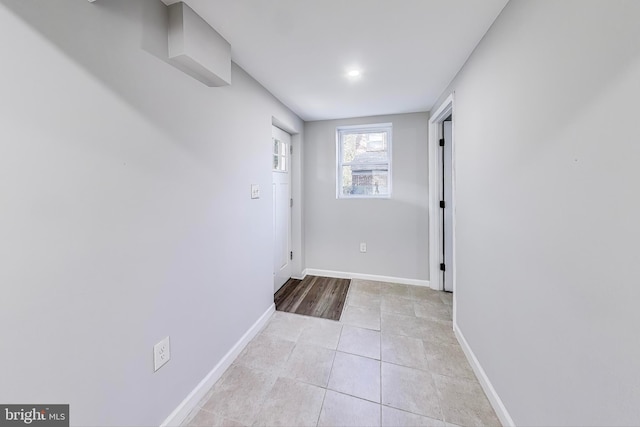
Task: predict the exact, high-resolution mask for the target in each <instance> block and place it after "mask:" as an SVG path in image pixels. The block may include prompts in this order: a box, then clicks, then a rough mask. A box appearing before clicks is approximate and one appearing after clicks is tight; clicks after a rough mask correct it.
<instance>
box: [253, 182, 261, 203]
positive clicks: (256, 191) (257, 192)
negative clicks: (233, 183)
mask: <svg viewBox="0 0 640 427" xmlns="http://www.w3.org/2000/svg"><path fill="white" fill-rule="evenodd" d="M251 198H252V199H259V198H260V186H259V185H258V184H251Z"/></svg>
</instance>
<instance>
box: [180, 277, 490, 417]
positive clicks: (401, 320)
mask: <svg viewBox="0 0 640 427" xmlns="http://www.w3.org/2000/svg"><path fill="white" fill-rule="evenodd" d="M451 304H452V298H451V294H447V293H444V292H437V291H433V290H431V289H428V288H423V287H416V286H406V285H398V284H392V283H380V282H371V281H366V280H355V279H354V280H353V281H352V284H351V286H350V289H349V293H348V295H347V303H346V304H345V308H344V311H343V313H342V317H341V321H340V322H335V321H332V320H325V319H317V318H313V317H306V316H300V315H297V314H290V313H283V312H276V313H275V314H274V315H273V317H272V318H271V319H270V320H269V322H268V324H267V325H266V326H265V327H264V329H263V330H262V331H261V332H260V333H259V334H258V335H257V336H256V337H255V338H254V339H253V340H252V341H251V342H250V343H249V344H248V345H247V347H246V348H245V349H244V351H243V352H242V353H241V354H240V356H238V358H237V359H236V361H235V362H234V363H233V365H231V367H230V368H229V369H228V370H227V371H226V372H225V373H224V375H223V376H222V377H221V378H220V380H219V381H218V382H217V383H216V384H215V385H214V386H213V388H212V389H211V390H210V391H209V392H208V393H207V395H206V396H205V398H204V399H203V400H202V401H201V402H200V403H199V406H198V408H197V409H196V410H194V411H193V412H192V413H191V414H190V415H189V417H188V418H187V420H186V421H185V423H184V424H183V425H185V426H223V425H224V426H226V425H229V426H251V425H255V426H262V425H265V426H266V425H280V426H456V425H459V426H481V425H484V426H499V425H500V422H499V421H498V419H497V417H496V415H495V413H494V411H493V409H492V408H491V406H490V404H489V402H488V400H487V398H486V396H485V394H484V392H483V391H482V388H481V387H480V384H479V383H478V381H477V379H476V377H475V375H474V373H473V371H472V370H471V367H470V366H469V364H468V363H467V360H466V358H465V355H464V353H463V352H462V349H461V348H460V345H459V344H458V342H457V340H456V338H455V335H454V333H453V330H452V322H451Z"/></svg>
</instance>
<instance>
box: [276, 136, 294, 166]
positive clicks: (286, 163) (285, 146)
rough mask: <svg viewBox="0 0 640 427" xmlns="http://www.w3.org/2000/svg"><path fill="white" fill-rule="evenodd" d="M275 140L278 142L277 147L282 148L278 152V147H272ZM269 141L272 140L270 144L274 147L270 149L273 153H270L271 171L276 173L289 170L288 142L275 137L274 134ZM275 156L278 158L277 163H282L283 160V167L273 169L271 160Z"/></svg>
mask: <svg viewBox="0 0 640 427" xmlns="http://www.w3.org/2000/svg"><path fill="white" fill-rule="evenodd" d="M275 141H277V142H278V147H282V148H283V151H282V152H280V150H279V149H278V150H275V147H274V144H273V143H274V142H275ZM271 142H272V144H271V146H272V147H273V148H274V150H272V151H273V153H272V156H271V171H272V172H277V173H288V172H289V161H290V160H289V155H290V152H289V144H288V143H286V142H285V141H282V140H280V139H278V138H276V137H275V136H273V137H271ZM275 157H278V159H279V160H278V165H282V164H283V163H282V162H283V161H284V169H280V168H278V169H275V168H274V167H273V160H274V158H275Z"/></svg>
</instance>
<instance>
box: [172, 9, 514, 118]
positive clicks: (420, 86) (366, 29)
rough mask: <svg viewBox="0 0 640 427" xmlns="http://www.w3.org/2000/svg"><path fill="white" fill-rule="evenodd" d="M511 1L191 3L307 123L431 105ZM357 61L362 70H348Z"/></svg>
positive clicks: (239, 58) (235, 57)
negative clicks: (354, 75)
mask: <svg viewBox="0 0 640 427" xmlns="http://www.w3.org/2000/svg"><path fill="white" fill-rule="evenodd" d="M164 1H165V3H175V2H176V0H164ZM507 1H508V0H482V1H479V0H186V1H185V3H187V4H188V5H189V6H190V7H191V8H192V9H194V10H195V11H196V12H197V13H198V14H199V15H200V16H202V17H203V18H204V19H205V20H206V21H207V22H209V24H210V25H211V26H212V27H213V28H215V29H216V30H217V31H218V32H219V33H220V34H221V35H222V36H223V37H224V38H225V39H227V41H229V43H231V55H232V58H233V61H234V62H236V63H237V64H238V65H240V66H241V67H242V68H243V69H244V70H246V71H247V72H248V73H249V74H250V75H251V76H253V77H254V78H255V79H256V80H258V81H259V82H260V83H261V84H262V85H263V86H264V87H266V88H267V89H268V90H269V91H270V92H271V93H273V95H275V96H276V97H277V98H278V99H280V100H281V101H282V102H283V103H284V104H285V105H287V106H288V107H289V108H291V109H292V110H293V111H294V112H295V113H297V114H298V115H299V116H300V117H301V118H302V119H304V120H307V121H309V120H323V119H334V118H345V117H359V116H370V115H380V114H394V113H406V112H415V111H428V110H430V109H431V107H432V106H433V104H434V102H435V101H436V99H437V97H438V96H440V95H441V94H442V92H443V91H444V90H445V89H446V87H447V85H448V84H449V83H450V81H451V80H452V79H453V77H454V76H455V75H456V73H457V72H458V71H459V70H460V68H461V67H462V65H463V64H464V62H465V61H466V59H467V58H468V57H469V55H470V54H471V52H472V51H473V49H474V48H475V46H476V45H477V44H478V42H479V41H480V39H481V38H482V36H484V34H485V33H486V31H487V30H488V29H489V27H490V26H491V24H492V23H493V21H494V20H495V18H496V17H497V16H498V14H499V13H500V11H501V10H502V8H503V7H504V5H505V4H506V3H507ZM350 67H359V68H360V69H361V70H362V76H361V77H360V78H358V79H349V78H347V76H346V73H347V71H348V69H349V68H350Z"/></svg>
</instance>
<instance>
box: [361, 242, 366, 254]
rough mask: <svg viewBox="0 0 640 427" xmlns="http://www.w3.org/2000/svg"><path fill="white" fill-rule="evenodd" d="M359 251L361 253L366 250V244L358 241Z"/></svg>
mask: <svg viewBox="0 0 640 427" xmlns="http://www.w3.org/2000/svg"><path fill="white" fill-rule="evenodd" d="M360 252H362V253H365V252H367V244H366V243H360Z"/></svg>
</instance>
